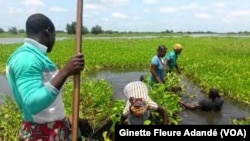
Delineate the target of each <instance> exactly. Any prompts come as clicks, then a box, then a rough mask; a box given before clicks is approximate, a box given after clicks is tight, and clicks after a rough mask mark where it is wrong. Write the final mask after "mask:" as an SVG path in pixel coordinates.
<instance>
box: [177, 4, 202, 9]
mask: <svg viewBox="0 0 250 141" xmlns="http://www.w3.org/2000/svg"><path fill="white" fill-rule="evenodd" d="M180 9H184V10H197V9H206V7H204V6H199V5H198V4H196V3H190V4H188V5H182V6H180Z"/></svg>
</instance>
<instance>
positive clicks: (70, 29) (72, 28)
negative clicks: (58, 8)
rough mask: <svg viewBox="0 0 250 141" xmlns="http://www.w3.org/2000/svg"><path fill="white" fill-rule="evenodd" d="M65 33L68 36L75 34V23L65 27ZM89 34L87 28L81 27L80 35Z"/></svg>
mask: <svg viewBox="0 0 250 141" xmlns="http://www.w3.org/2000/svg"><path fill="white" fill-rule="evenodd" d="M66 31H67V33H68V34H76V22H72V23H71V24H67V25H66ZM87 33H89V30H88V28H87V27H85V26H82V34H87Z"/></svg>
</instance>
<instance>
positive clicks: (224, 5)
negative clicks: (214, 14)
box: [214, 2, 226, 8]
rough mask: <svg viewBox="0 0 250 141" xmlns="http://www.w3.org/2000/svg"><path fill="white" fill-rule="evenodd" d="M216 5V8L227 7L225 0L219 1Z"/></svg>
mask: <svg viewBox="0 0 250 141" xmlns="http://www.w3.org/2000/svg"><path fill="white" fill-rule="evenodd" d="M214 7H216V8H225V7H226V4H225V3H224V2H218V3H215V4H214Z"/></svg>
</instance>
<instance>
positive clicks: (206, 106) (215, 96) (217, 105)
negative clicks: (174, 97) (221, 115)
mask: <svg viewBox="0 0 250 141" xmlns="http://www.w3.org/2000/svg"><path fill="white" fill-rule="evenodd" d="M223 103H224V100H223V99H222V98H221V96H220V95H219V91H218V90H217V89H215V88H211V89H210V90H209V93H208V99H203V100H201V101H199V102H198V103H197V104H190V103H185V102H183V101H180V104H181V105H182V106H184V107H185V108H186V109H189V110H197V109H200V110H202V111H214V112H217V111H221V108H222V105H223Z"/></svg>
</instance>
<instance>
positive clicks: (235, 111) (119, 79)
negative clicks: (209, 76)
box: [0, 70, 250, 125]
mask: <svg viewBox="0 0 250 141" xmlns="http://www.w3.org/2000/svg"><path fill="white" fill-rule="evenodd" d="M146 74H148V70H103V71H99V72H91V73H90V74H88V77H89V78H90V79H105V80H107V82H108V83H109V84H110V85H111V86H112V87H113V90H114V98H116V99H125V96H124V94H123V89H124V87H125V85H126V84H127V83H129V82H131V81H137V80H139V78H140V76H141V75H146ZM0 84H1V85H0V94H1V93H6V94H7V95H11V93H10V90H9V87H8V85H7V81H6V78H5V77H4V76H3V75H0ZM181 84H182V85H183V86H184V90H183V91H184V93H186V94H188V95H194V96H195V99H190V98H188V97H183V99H184V100H186V101H188V102H194V103H195V102H197V101H199V100H201V99H203V98H206V97H207V95H205V94H204V93H202V92H201V90H200V89H199V87H197V86H196V85H194V84H192V83H191V82H189V81H188V80H187V79H185V78H183V79H182V81H181ZM224 99H225V102H224V105H223V107H222V110H221V112H217V113H213V112H202V111H190V110H186V109H185V108H183V110H182V111H181V112H180V113H179V115H180V117H181V118H182V121H181V122H180V123H179V124H182V125H186V124H188V125H225V124H226V125H228V124H229V125H230V124H232V122H231V119H232V118H244V117H246V116H250V107H249V106H247V105H245V104H244V103H241V102H237V101H233V100H231V99H228V98H224Z"/></svg>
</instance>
